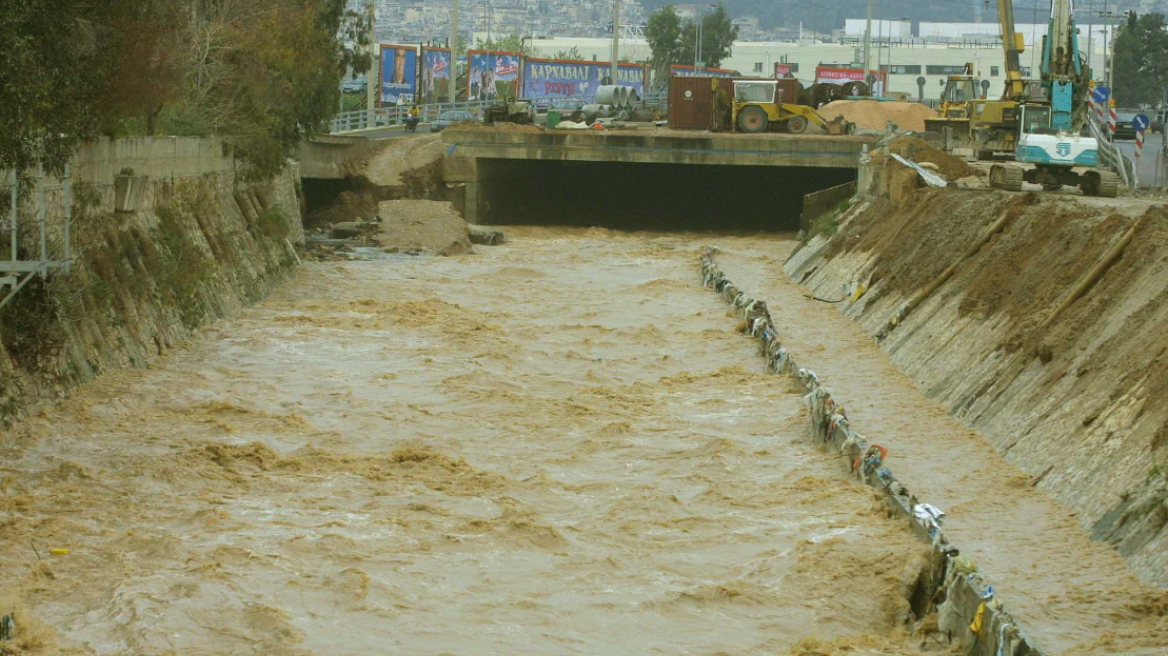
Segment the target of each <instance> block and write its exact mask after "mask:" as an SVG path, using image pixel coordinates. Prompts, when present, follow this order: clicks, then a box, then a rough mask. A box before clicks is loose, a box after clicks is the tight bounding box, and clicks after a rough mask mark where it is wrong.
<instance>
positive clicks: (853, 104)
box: [819, 100, 937, 132]
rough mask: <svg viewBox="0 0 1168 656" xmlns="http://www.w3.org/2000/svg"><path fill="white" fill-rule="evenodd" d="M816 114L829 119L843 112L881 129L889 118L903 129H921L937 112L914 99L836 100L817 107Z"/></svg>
mask: <svg viewBox="0 0 1168 656" xmlns="http://www.w3.org/2000/svg"><path fill="white" fill-rule="evenodd" d="M819 115H820V116H822V117H823V118H824V119H825V120H828V121H831V120H833V119H835V118H836V117H837V116H842V117H844V120H845V121H851V122H852V123H855V124H856V125H858V126H860V127H862V128H867V129H869V130H883V129H884V123H885V121H892V122H893V123H895V124H896V125H897V126H898V127H900V128H901V129H902V130H912V131H913V132H924V131H925V119H927V118H935V117H936V116H937V112H934V111H933V110H931V109H929V108H928V107H925V106H924V105H920V104H917V103H907V102H879V101H876V100H837V101H835V102H830V103H827V104H826V105H824V106H823V107H820V108H819Z"/></svg>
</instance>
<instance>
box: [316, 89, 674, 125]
mask: <svg viewBox="0 0 1168 656" xmlns="http://www.w3.org/2000/svg"><path fill="white" fill-rule="evenodd" d="M529 100H530V101H531V102H532V104H533V105H534V106H535V110H536V112H537V113H539V114H546V113H547V112H548V111H549V110H551V109H558V110H561V111H575V110H577V109H579V108H580V107H583V106H584V105H585V104H588V102H589V101H588V100H585V99H581V98H531V99H529ZM494 102H495V101H491V100H471V101H463V102H453V103H429V104H425V105H418V110H419V112H420V118H421V120H422V122H424V123H428V122H431V121H435V120H437V119H438V117H439V116H440V115H441V114H442V112H447V111H464V112H469V113H470V114H471V115H472V116H474V117H475V118H477V119H480V120H481V119H482V118H483V113H484V111H485V110H486V108H487V107H489V106H491V105H492V104H494ZM640 106H643V107H645V108H648V109H656V110H659V111H662V112H664V111H667V110H668V107H669V94H668V93H650V94H648V95H646V97H645V98H644V99H642V100H641V102H640ZM409 110H410V108H409V107H408V106H396V107H376V108H374V109H358V110H355V111H351V112H341V113H340V114H337V115H336V117H334V118H333V120H332V122H331V128H332V129H331V130H330V132H331V133H333V134H340V133H345V132H356V131H358V130H370V129H376V128H385V127H394V126H401V125H405V123H406V116H407V115H408V114H409Z"/></svg>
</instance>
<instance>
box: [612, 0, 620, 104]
mask: <svg viewBox="0 0 1168 656" xmlns="http://www.w3.org/2000/svg"><path fill="white" fill-rule="evenodd" d="M620 10H621V0H612V72H611V73H609V75H611V76H612V83H613V84H619V82H618V80H620V78H619V77H617V73H618V72H619V70H620V64H619V63H618V62H619V61H620Z"/></svg>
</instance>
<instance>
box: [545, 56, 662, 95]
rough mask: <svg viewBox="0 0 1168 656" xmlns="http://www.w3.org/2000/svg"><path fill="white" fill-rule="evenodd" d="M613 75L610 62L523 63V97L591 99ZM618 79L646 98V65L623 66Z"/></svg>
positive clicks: (554, 60) (557, 61)
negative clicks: (598, 88)
mask: <svg viewBox="0 0 1168 656" xmlns="http://www.w3.org/2000/svg"><path fill="white" fill-rule="evenodd" d="M611 73H612V64H610V63H609V62H589V61H575V60H564V59H527V60H525V61H524V62H523V97H524V98H580V99H581V100H591V99H592V98H593V97H594V96H595V95H596V88H597V87H599V86H600V85H601V84H603V83H607V82H608V81H609V80H608V78H609V75H610V74H611ZM617 77H618V78H619V80H618V83H619V84H620V85H621V86H626V87H634V88H635V89H636V90H637V96H638V97H644V95H645V77H646V68H645V66H644V65H642V64H620V66H619V68H618V69H617Z"/></svg>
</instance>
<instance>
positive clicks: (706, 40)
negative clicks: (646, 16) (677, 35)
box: [677, 5, 738, 68]
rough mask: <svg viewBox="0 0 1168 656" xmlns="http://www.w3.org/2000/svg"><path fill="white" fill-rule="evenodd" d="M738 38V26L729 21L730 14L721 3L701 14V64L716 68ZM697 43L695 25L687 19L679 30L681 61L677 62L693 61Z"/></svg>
mask: <svg viewBox="0 0 1168 656" xmlns="http://www.w3.org/2000/svg"><path fill="white" fill-rule="evenodd" d="M737 38H738V26H737V25H734V24H733V23H731V22H730V16H728V15H727V14H726V10H725V9H724V8H722V5H718V6H717V7H715V8H714V10H713V11H712V12H710V13H708V14H705V15H704V16H702V35H701V41H702V66H707V67H710V68H717V67H719V66H721V65H722V61H723V60H724V59H726V58H727V57H729V56H730V52H731V50H732V49H733V46H734V40H735V39H737ZM696 44H697V26H696V24H695V22H694V21H688V22H686V24H685V25H684V26H683V27H682V30H681V42H680V44H679V45H680V47H681V53H680V54H681V61H680V62H677V63H679V64H687V63H688V64H692V63H693V62H694V55H695V52H694V47H695V46H696Z"/></svg>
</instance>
